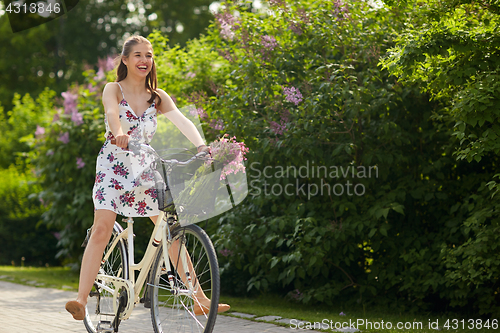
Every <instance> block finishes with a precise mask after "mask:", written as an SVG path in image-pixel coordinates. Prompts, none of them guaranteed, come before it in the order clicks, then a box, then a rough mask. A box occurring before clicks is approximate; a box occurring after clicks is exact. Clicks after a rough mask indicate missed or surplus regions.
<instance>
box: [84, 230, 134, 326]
mask: <svg viewBox="0 0 500 333" xmlns="http://www.w3.org/2000/svg"><path fill="white" fill-rule="evenodd" d="M122 231H123V228H122V227H121V225H120V224H118V223H117V222H115V225H114V227H113V233H112V235H111V239H110V241H109V243H108V245H106V249H105V250H104V256H103V260H102V262H101V267H100V268H99V273H100V274H105V275H108V276H115V277H119V278H123V279H128V273H129V268H128V260H127V244H126V241H125V240H124V239H119V240H118V241H115V240H116V239H117V237H118V235H119V234H120V233H121V232H122ZM112 289H114V287H113V284H112V283H106V282H104V281H100V280H99V279H97V278H96V280H95V282H94V287H93V288H92V291H91V292H90V295H89V298H88V303H87V309H86V314H85V318H84V320H83V323H84V324H85V328H87V331H88V332H89V333H101V332H103V333H108V332H109V333H111V332H114V329H113V321H114V319H115V313H114V307H113V304H114V303H115V301H113V293H111V292H110V291H111V290H112ZM115 307H116V304H115Z"/></svg>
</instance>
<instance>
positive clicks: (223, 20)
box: [215, 12, 236, 40]
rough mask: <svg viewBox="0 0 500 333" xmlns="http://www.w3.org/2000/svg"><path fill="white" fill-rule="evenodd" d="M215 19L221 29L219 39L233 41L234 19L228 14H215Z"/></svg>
mask: <svg viewBox="0 0 500 333" xmlns="http://www.w3.org/2000/svg"><path fill="white" fill-rule="evenodd" d="M215 17H216V18H217V21H218V22H219V25H220V28H221V31H220V35H221V37H222V38H224V39H228V40H233V38H234V35H235V34H234V31H233V30H232V27H233V25H234V23H235V22H236V18H235V17H234V16H233V15H231V14H230V13H228V12H226V13H223V14H215Z"/></svg>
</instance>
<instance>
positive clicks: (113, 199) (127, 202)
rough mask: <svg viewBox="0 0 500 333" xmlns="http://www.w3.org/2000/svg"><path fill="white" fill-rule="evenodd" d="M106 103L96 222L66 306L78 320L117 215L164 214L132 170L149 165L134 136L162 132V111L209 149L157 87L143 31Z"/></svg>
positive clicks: (125, 54)
mask: <svg viewBox="0 0 500 333" xmlns="http://www.w3.org/2000/svg"><path fill="white" fill-rule="evenodd" d="M102 102H103V105H104V110H105V115H106V117H105V122H106V134H105V137H106V141H105V142H104V145H103V146H102V148H101V151H100V152H99V154H98V156H97V166H96V180H95V183H94V189H93V196H92V197H93V201H94V206H95V213H94V224H93V226H92V232H91V235H90V239H89V240H88V244H87V247H86V249H85V252H84V255H83V259H82V265H81V269H80V282H79V286H78V297H77V299H76V300H75V301H70V302H68V303H66V310H67V311H68V312H70V313H71V314H72V315H73V318H74V319H76V320H83V318H84V317H85V305H86V304H87V297H88V295H89V293H90V291H91V289H92V286H93V284H94V280H95V278H96V276H97V273H98V271H99V266H100V262H101V259H102V255H103V252H104V249H105V247H106V244H107V243H108V242H109V239H110V237H111V233H112V231H113V225H114V222H115V219H116V215H117V214H119V215H122V216H130V217H135V216H149V217H150V218H151V220H152V221H153V223H156V219H157V217H158V214H159V210H158V205H157V204H156V203H155V195H156V193H155V190H154V187H151V186H145V185H144V184H143V183H140V182H137V181H136V179H135V177H133V176H132V175H131V174H130V173H131V172H132V170H133V173H134V174H137V172H139V171H140V170H141V168H142V169H143V170H145V168H147V165H142V164H144V163H143V162H141V161H140V159H138V158H137V157H135V156H134V155H133V154H131V153H130V152H129V151H128V150H127V147H128V143H129V140H130V139H131V137H132V138H133V139H134V140H138V141H140V142H144V143H149V142H150V141H151V139H152V137H153V135H154V134H155V132H156V125H157V116H158V114H160V115H165V116H166V117H167V118H168V119H169V120H170V121H171V122H172V123H173V124H174V125H175V126H176V127H177V128H178V129H179V130H180V131H181V132H182V133H183V134H184V135H185V136H186V138H187V139H189V141H191V142H192V143H193V144H194V145H195V146H196V147H198V152H200V151H208V147H207V146H206V145H205V144H204V142H203V139H202V137H201V136H200V134H199V133H198V130H197V129H196V126H195V125H194V124H193V123H192V122H191V121H190V120H189V119H187V118H186V117H185V116H184V115H183V114H182V113H181V112H180V111H179V110H178V109H177V107H176V106H175V104H174V102H173V101H172V99H171V98H170V96H169V95H168V94H167V93H166V92H165V91H163V90H162V89H159V88H157V77H156V67H155V61H154V57H153V48H152V46H151V43H150V42H149V41H148V40H147V39H146V38H144V37H142V36H131V37H130V38H128V39H127V40H126V41H125V43H124V45H123V50H122V53H121V56H120V64H119V66H118V69H117V79H116V82H110V83H107V84H106V86H105V87H104V91H103V94H102ZM143 110H144V111H143ZM141 111H142V112H141ZM111 140H113V141H116V145H113V144H111ZM198 301H199V302H200V304H202V305H203V306H207V307H209V305H210V300H209V299H208V298H205V299H203V297H198ZM227 310H229V305H227V304H219V307H218V312H224V311H227Z"/></svg>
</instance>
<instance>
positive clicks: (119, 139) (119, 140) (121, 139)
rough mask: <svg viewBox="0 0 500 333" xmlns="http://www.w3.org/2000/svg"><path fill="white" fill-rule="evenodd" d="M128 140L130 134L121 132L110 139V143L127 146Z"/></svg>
mask: <svg viewBox="0 0 500 333" xmlns="http://www.w3.org/2000/svg"><path fill="white" fill-rule="evenodd" d="M113 141H114V142H113ZM129 141H130V135H128V134H121V135H117V136H116V137H115V139H114V140H112V141H111V143H112V144H115V145H117V146H118V147H120V148H128V142H129Z"/></svg>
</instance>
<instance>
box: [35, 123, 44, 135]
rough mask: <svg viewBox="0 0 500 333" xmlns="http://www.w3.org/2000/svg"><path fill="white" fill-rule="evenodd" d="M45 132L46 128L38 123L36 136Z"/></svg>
mask: <svg viewBox="0 0 500 333" xmlns="http://www.w3.org/2000/svg"><path fill="white" fill-rule="evenodd" d="M44 134H45V128H43V127H41V126H40V125H36V131H35V136H36V137H40V136H42V135H44Z"/></svg>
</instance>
